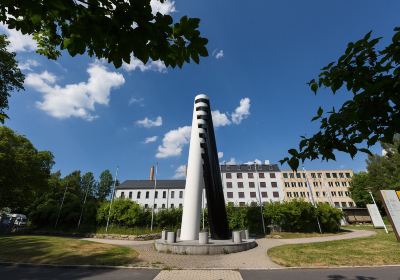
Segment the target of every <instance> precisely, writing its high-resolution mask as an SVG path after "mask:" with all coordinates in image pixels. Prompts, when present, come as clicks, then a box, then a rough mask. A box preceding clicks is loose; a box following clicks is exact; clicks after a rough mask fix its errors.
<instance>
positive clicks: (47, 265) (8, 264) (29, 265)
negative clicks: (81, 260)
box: [0, 262, 161, 270]
mask: <svg viewBox="0 0 400 280" xmlns="http://www.w3.org/2000/svg"><path fill="white" fill-rule="evenodd" d="M0 266H17V267H54V268H69V269H75V268H89V269H155V270H161V269H160V268H159V267H151V266H122V265H117V266H112V265H90V264H50V263H18V262H0Z"/></svg>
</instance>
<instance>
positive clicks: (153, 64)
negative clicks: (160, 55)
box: [122, 56, 167, 73]
mask: <svg viewBox="0 0 400 280" xmlns="http://www.w3.org/2000/svg"><path fill="white" fill-rule="evenodd" d="M122 68H123V69H124V70H125V71H128V72H130V71H135V70H136V69H139V70H140V71H142V72H145V71H158V72H161V73H163V72H166V69H167V67H166V66H165V64H164V62H162V61H161V60H156V61H153V60H150V61H149V62H147V63H146V64H144V63H143V62H142V61H141V60H139V59H138V58H136V57H134V56H131V62H130V63H129V64H127V63H125V62H124V63H123V64H122Z"/></svg>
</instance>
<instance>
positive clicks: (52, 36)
mask: <svg viewBox="0 0 400 280" xmlns="http://www.w3.org/2000/svg"><path fill="white" fill-rule="evenodd" d="M160 2H164V0H160ZM0 22H2V23H4V24H7V25H8V28H11V29H16V30H19V31H21V32H22V33H23V34H30V35H33V36H34V37H33V38H34V39H35V40H36V41H37V43H38V49H37V52H38V53H40V54H43V55H45V56H47V57H48V58H50V59H56V58H57V57H58V56H59V55H60V54H61V51H62V50H67V51H68V52H69V54H70V55H71V56H75V55H77V54H83V53H87V54H88V55H89V56H94V57H97V58H99V59H106V60H107V61H108V62H109V63H113V64H114V65H115V67H117V68H118V67H120V66H121V65H122V63H123V61H124V62H126V63H129V62H130V60H131V55H133V56H135V57H136V58H138V59H140V60H141V61H142V62H143V63H146V62H147V61H148V60H149V59H152V60H161V61H163V62H164V63H165V65H166V66H171V67H175V66H179V67H182V65H183V64H184V63H189V62H190V61H191V60H193V61H195V62H196V63H199V57H200V56H203V57H204V56H208V51H207V48H206V44H207V42H208V40H207V39H205V38H203V37H201V36H200V31H199V30H198V28H199V23H200V19H198V18H189V17H187V16H183V17H181V18H180V20H179V21H177V22H174V20H173V18H172V17H171V16H170V15H166V14H161V13H159V12H157V13H156V14H155V13H154V11H152V8H151V5H150V0H30V1H23V0H3V1H1V2H0Z"/></svg>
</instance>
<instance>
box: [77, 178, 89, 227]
mask: <svg viewBox="0 0 400 280" xmlns="http://www.w3.org/2000/svg"><path fill="white" fill-rule="evenodd" d="M89 187H90V185H89V184H88V186H87V188H86V193H85V199H84V200H83V205H82V210H81V215H80V216H79V221H78V229H79V227H80V225H81V219H82V215H83V209H84V208H85V203H86V198H87V195H88V192H89Z"/></svg>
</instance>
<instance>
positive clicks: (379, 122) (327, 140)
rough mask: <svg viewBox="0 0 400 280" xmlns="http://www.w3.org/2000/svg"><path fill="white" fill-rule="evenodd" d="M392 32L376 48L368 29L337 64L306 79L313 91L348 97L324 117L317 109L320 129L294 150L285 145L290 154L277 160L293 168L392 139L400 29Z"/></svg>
mask: <svg viewBox="0 0 400 280" xmlns="http://www.w3.org/2000/svg"><path fill="white" fill-rule="evenodd" d="M394 31H395V33H394V35H393V37H392V41H391V43H390V44H389V45H388V46H386V47H385V48H384V49H382V50H376V46H377V44H378V43H379V42H380V40H381V38H371V32H369V33H368V34H366V35H365V37H364V38H363V39H361V40H359V41H357V42H355V43H349V44H348V46H347V49H346V51H345V53H344V54H343V55H342V56H341V57H340V58H339V59H338V61H337V62H332V63H330V64H328V65H327V66H326V67H324V68H322V72H321V73H320V74H319V77H318V78H317V79H313V80H311V81H310V82H309V86H310V88H311V90H312V91H313V92H314V93H317V91H318V90H319V89H321V88H322V87H325V88H328V89H330V90H331V91H332V92H333V94H335V93H336V92H337V91H339V90H341V89H346V90H347V91H348V92H349V93H351V94H352V99H350V100H348V101H346V102H345V103H344V104H343V105H342V107H341V108H340V109H338V110H337V109H335V108H332V110H330V111H329V112H327V114H326V115H325V116H324V115H323V113H324V111H323V109H322V108H321V107H320V108H319V109H318V112H317V115H316V116H315V117H314V118H313V121H315V120H320V131H319V132H317V133H316V134H315V135H313V136H311V137H309V138H307V137H304V136H303V137H302V140H301V141H300V143H299V149H298V150H296V149H290V150H289V151H288V152H289V154H290V157H286V158H284V159H283V160H281V163H284V162H287V163H288V164H289V165H290V167H291V168H292V169H295V170H296V169H297V168H298V166H299V163H300V161H301V162H304V161H305V160H306V159H310V160H314V159H318V158H319V157H321V158H322V159H323V160H331V159H333V160H334V159H335V155H334V152H335V151H341V152H345V153H348V154H350V156H351V157H354V156H355V155H356V154H357V153H358V152H364V153H368V154H371V152H370V151H369V148H370V147H371V146H373V145H374V144H376V143H377V142H378V141H381V142H386V143H392V141H393V137H394V135H395V134H396V133H400V96H399V92H400V27H396V28H395V29H394Z"/></svg>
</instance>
